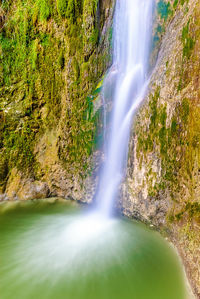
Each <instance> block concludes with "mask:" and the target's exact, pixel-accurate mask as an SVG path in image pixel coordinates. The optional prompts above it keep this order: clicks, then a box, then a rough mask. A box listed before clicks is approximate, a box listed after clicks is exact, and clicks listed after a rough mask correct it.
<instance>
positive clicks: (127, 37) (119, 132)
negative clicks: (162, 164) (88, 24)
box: [95, 0, 154, 214]
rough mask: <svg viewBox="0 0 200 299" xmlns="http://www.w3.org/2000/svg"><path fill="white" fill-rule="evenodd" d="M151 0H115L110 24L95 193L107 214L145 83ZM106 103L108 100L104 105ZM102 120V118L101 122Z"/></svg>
mask: <svg viewBox="0 0 200 299" xmlns="http://www.w3.org/2000/svg"><path fill="white" fill-rule="evenodd" d="M153 8H154V0H123V1H121V0H117V2H116V8H115V16H114V26H113V43H114V53H113V65H112V67H111V68H110V71H109V72H108V75H107V76H106V79H105V82H104V88H103V93H104V94H103V96H104V97H105V98H106V97H107V95H106V94H109V97H110V96H111V98H109V99H106V100H107V101H110V102H111V103H112V104H111V106H112V112H111V116H110V120H109V125H108V124H107V126H106V128H104V130H106V131H107V132H108V134H107V136H106V138H105V146H104V154H105V161H104V165H103V167H102V170H101V172H100V179H99V186H98V189H97V194H96V196H95V199H96V202H97V206H98V210H100V211H101V210H102V211H103V213H104V214H110V212H111V209H112V206H113V201H114V200H115V199H116V198H117V195H118V192H119V188H120V183H121V182H122V179H123V178H124V176H125V172H126V163H127V153H128V142H129V135H130V129H131V124H132V119H133V114H134V112H135V110H136V109H137V108H138V107H139V105H140V104H141V101H142V100H143V99H144V96H145V92H146V89H147V86H148V69H149V68H148V62H149V52H150V43H151V35H152V34H151V31H152V19H153ZM107 106H109V103H108V104H107ZM105 123H106V121H105V120H104V124H105Z"/></svg>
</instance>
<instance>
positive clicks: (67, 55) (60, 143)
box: [0, 0, 115, 199]
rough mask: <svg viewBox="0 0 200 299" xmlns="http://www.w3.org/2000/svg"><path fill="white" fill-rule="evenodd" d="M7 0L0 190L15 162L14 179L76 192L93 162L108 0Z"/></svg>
mask: <svg viewBox="0 0 200 299" xmlns="http://www.w3.org/2000/svg"><path fill="white" fill-rule="evenodd" d="M15 2H16V1H13V2H11V1H6V2H5V1H4V2H2V3H1V8H0V193H1V194H4V195H5V197H6V198H7V193H8V192H10V188H11V187H10V184H11V180H14V177H13V176H12V171H13V169H17V173H20V178H21V180H22V181H19V183H20V182H22V183H23V184H25V182H26V183H27V186H29V187H30V185H29V183H28V182H29V181H30V182H32V181H33V182H35V181H37V182H38V181H39V182H45V183H46V184H47V185H48V188H49V193H48V194H49V195H57V196H62V197H73V198H74V199H83V198H84V197H85V193H86V189H89V187H87V188H86V185H88V184H89V182H90V185H91V183H92V176H91V173H92V170H93V169H94V170H95V169H96V167H97V164H98V162H97V161H96V160H95V159H94V158H93V157H96V156H98V152H97V144H98V143H99V139H100V138H101V117H102V105H101V100H99V98H98V94H99V91H100V89H101V88H97V86H98V84H99V81H101V79H102V77H103V75H104V73H105V72H106V70H107V68H108V67H109V65H110V63H111V60H112V57H111V40H112V18H113V11H114V3H115V1H114V0H109V1H105V0H102V1H100V2H99V1H97V0H92V1H88V0H81V1H77V0H70V1H66V0H57V1H53V2H52V1H48V0H47V1H45V3H44V5H43V4H41V1H38V2H37V3H35V4H34V6H33V5H32V2H31V1H29V0H26V1H25V4H26V5H24V1H21V2H19V3H17V5H16V3H15ZM5 19H6V22H4V20H5ZM97 102H98V103H97ZM85 180H86V184H85V183H84V182H85ZM11 186H12V185H11ZM31 188H32V187H31ZM34 188H35V186H33V189H34ZM90 189H91V188H90ZM27 192H28V191H27ZM36 193H37V192H36ZM32 194H33V196H35V195H34V194H35V193H34V192H33V193H32ZM23 196H24V199H25V198H26V195H25V194H24V193H23ZM23 196H22V197H23ZM27 196H28V198H30V197H31V195H27Z"/></svg>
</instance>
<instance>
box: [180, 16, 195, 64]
mask: <svg viewBox="0 0 200 299" xmlns="http://www.w3.org/2000/svg"><path fill="white" fill-rule="evenodd" d="M189 26H190V21H188V23H187V25H186V26H185V27H183V30H182V43H183V57H186V58H187V59H189V58H190V56H191V54H192V50H193V48H194V45H195V41H194V40H193V38H192V36H191V34H190V30H189V28H190V27H189Z"/></svg>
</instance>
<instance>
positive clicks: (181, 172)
mask: <svg viewBox="0 0 200 299" xmlns="http://www.w3.org/2000/svg"><path fill="white" fill-rule="evenodd" d="M175 2H176V6H175V7H174V6H172V5H171V6H170V3H166V2H165V1H158V4H160V6H159V7H161V8H162V9H163V13H164V12H166V8H167V7H168V12H169V13H168V14H169V15H168V16H166V17H163V18H164V21H163V19H162V14H161V13H162V11H159V9H158V14H159V18H161V21H163V25H164V28H163V29H162V30H160V31H161V32H162V34H161V35H160V41H159V43H158V44H159V45H160V51H159V55H158V59H157V64H156V66H155V69H154V72H153V75H152V77H151V83H150V87H149V92H148V95H147V97H146V99H145V101H144V104H143V106H142V107H141V108H140V110H139V111H138V113H137V115H136V117H135V120H134V126H133V133H132V137H131V142H130V148H129V159H128V169H127V178H126V181H125V183H124V185H123V196H122V200H121V207H122V210H123V213H124V214H126V215H129V216H135V217H137V218H139V219H142V220H143V221H145V222H148V223H151V224H153V225H155V226H156V227H157V228H159V229H160V230H161V231H164V232H167V233H168V235H170V236H171V240H172V241H173V242H174V244H175V245H176V247H177V248H178V249H179V252H180V255H181V256H182V258H183V261H184V264H185V267H186V272H187V275H188V278H189V280H190V282H191V285H192V287H193V290H194V293H195V294H196V296H197V298H199V296H200V159H199V158H200V134H199V132H200V120H199V116H200V94H199V90H200V81H199V73H200V64H199V53H200V43H199V37H200V30H199V28H200V27H199V25H200V23H199V20H200V4H199V1H197V0H190V1H185V2H184V1H175ZM161 4H162V5H163V6H161ZM163 7H164V8H165V9H164V8H163ZM164 16H165V15H164ZM163 25H162V26H163Z"/></svg>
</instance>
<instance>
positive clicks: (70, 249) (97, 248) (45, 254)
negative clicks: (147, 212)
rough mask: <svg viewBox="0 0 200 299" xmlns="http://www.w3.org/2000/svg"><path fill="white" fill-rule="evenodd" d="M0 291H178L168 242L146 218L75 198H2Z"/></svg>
mask: <svg viewBox="0 0 200 299" xmlns="http://www.w3.org/2000/svg"><path fill="white" fill-rule="evenodd" d="M0 298H1V299H64V298H67V299H86V298H87V299H100V298H101V299H129V298H130V299H184V298H186V294H185V287H184V279H183V274H182V270H181V266H180V264H179V261H178V258H177V256H176V254H175V252H174V250H173V249H172V248H171V246H170V245H169V244H168V243H167V242H166V241H165V240H163V238H161V237H160V235H159V234H158V233H156V232H153V231H151V230H150V229H148V228H147V227H146V226H144V225H142V224H139V223H137V222H133V221H128V220H126V219H119V218H112V219H106V218H105V219H104V218H103V217H102V216H100V215H98V214H90V213H88V212H87V211H86V210H85V209H83V208H80V207H77V206H75V205H73V204H69V203H68V204H67V203H60V202H57V201H54V202H45V201H40V202H36V201H35V202H33V201H31V202H24V203H14V204H9V203H3V204H1V205H0Z"/></svg>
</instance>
